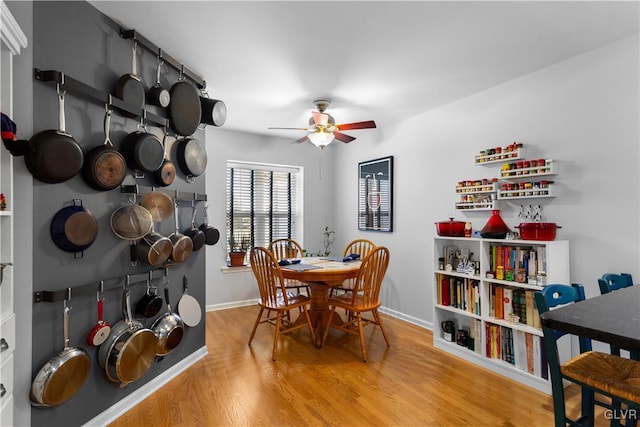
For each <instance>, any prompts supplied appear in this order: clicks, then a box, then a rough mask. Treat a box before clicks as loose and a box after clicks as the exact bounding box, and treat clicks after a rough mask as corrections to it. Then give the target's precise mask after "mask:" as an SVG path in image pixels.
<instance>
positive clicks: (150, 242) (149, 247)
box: [136, 231, 173, 313]
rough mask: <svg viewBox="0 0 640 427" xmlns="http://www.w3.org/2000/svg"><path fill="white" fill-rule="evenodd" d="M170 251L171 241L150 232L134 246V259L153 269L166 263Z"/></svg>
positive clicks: (154, 232)
mask: <svg viewBox="0 0 640 427" xmlns="http://www.w3.org/2000/svg"><path fill="white" fill-rule="evenodd" d="M172 251H173V245H172V244H171V240H169V238H168V237H165V236H163V235H162V234H160V233H158V232H156V231H151V233H149V234H147V235H146V236H144V237H143V238H142V239H140V241H139V242H138V243H137V244H136V258H137V259H142V260H144V261H145V262H146V263H147V264H149V265H152V266H154V267H159V266H161V265H163V264H164V263H165V262H167V260H168V259H169V257H170V256H171V253H172ZM156 313H157V312H156Z"/></svg>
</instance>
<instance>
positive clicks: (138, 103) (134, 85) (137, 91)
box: [114, 40, 145, 117]
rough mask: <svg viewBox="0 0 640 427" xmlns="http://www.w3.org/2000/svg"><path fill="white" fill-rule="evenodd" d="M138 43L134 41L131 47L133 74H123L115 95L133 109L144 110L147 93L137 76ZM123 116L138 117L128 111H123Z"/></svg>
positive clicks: (117, 83)
mask: <svg viewBox="0 0 640 427" xmlns="http://www.w3.org/2000/svg"><path fill="white" fill-rule="evenodd" d="M137 44H138V43H137V42H136V41H135V40H133V45H132V47H131V70H132V71H131V72H130V73H128V74H123V75H122V76H121V77H120V78H119V79H118V81H117V82H116V88H115V91H114V92H115V95H116V97H118V98H120V99H122V100H123V101H124V102H126V103H127V104H128V105H130V106H131V107H134V108H136V109H139V110H142V108H144V104H145V93H144V85H143V84H142V79H140V77H139V76H138V75H137V74H138V72H137V67H136V45H137ZM121 112H122V114H123V115H124V116H126V117H136V116H137V114H132V113H130V112H128V111H124V110H121Z"/></svg>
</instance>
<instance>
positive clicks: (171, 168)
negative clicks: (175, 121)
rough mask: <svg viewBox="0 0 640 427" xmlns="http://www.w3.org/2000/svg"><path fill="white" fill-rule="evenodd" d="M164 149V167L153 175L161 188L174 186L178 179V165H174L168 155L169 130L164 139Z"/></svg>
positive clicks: (165, 132)
mask: <svg viewBox="0 0 640 427" xmlns="http://www.w3.org/2000/svg"><path fill="white" fill-rule="evenodd" d="M162 147H163V150H164V160H163V161H162V165H161V166H160V168H159V169H158V170H157V171H155V172H154V173H153V177H154V178H155V180H156V182H157V183H158V185H159V186H161V187H168V186H169V185H171V184H173V181H174V180H175V179H176V165H174V164H173V162H172V161H171V160H169V156H168V155H167V130H166V129H165V131H164V136H163V137H162Z"/></svg>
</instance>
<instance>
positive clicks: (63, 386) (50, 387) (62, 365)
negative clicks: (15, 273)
mask: <svg viewBox="0 0 640 427" xmlns="http://www.w3.org/2000/svg"><path fill="white" fill-rule="evenodd" d="M70 298H71V289H68V290H67V296H66V298H65V300H64V349H63V350H62V351H61V352H60V353H59V354H58V355H57V356H55V357H53V358H51V359H49V361H48V362H47V363H45V364H44V365H43V366H42V368H40V371H38V374H37V375H36V376H35V378H34V379H33V383H32V385H31V392H30V398H31V404H32V405H33V406H56V405H60V404H62V403H64V402H66V401H67V400H69V399H70V398H71V397H73V395H75V394H76V393H77V392H78V390H80V387H82V385H83V384H84V382H85V381H86V379H87V377H88V376H89V370H90V368H91V358H90V357H89V354H88V353H87V352H86V351H85V350H84V349H83V348H81V347H71V346H69V311H70V308H69V307H68V306H67V301H68V300H69V299H70Z"/></svg>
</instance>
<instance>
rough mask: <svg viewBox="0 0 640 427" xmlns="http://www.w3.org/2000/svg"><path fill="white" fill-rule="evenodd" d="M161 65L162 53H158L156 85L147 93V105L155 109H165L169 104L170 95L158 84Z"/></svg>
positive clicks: (162, 62)
mask: <svg viewBox="0 0 640 427" xmlns="http://www.w3.org/2000/svg"><path fill="white" fill-rule="evenodd" d="M162 64H164V61H163V60H162V52H160V53H159V55H158V68H157V70H156V85H155V86H154V87H152V88H151V89H149V92H147V99H148V100H149V104H153V105H155V106H156V107H161V108H167V107H168V106H169V103H170V102H171V94H169V91H168V90H166V89H165V88H163V87H162V85H161V84H160V67H161V66H162Z"/></svg>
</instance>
